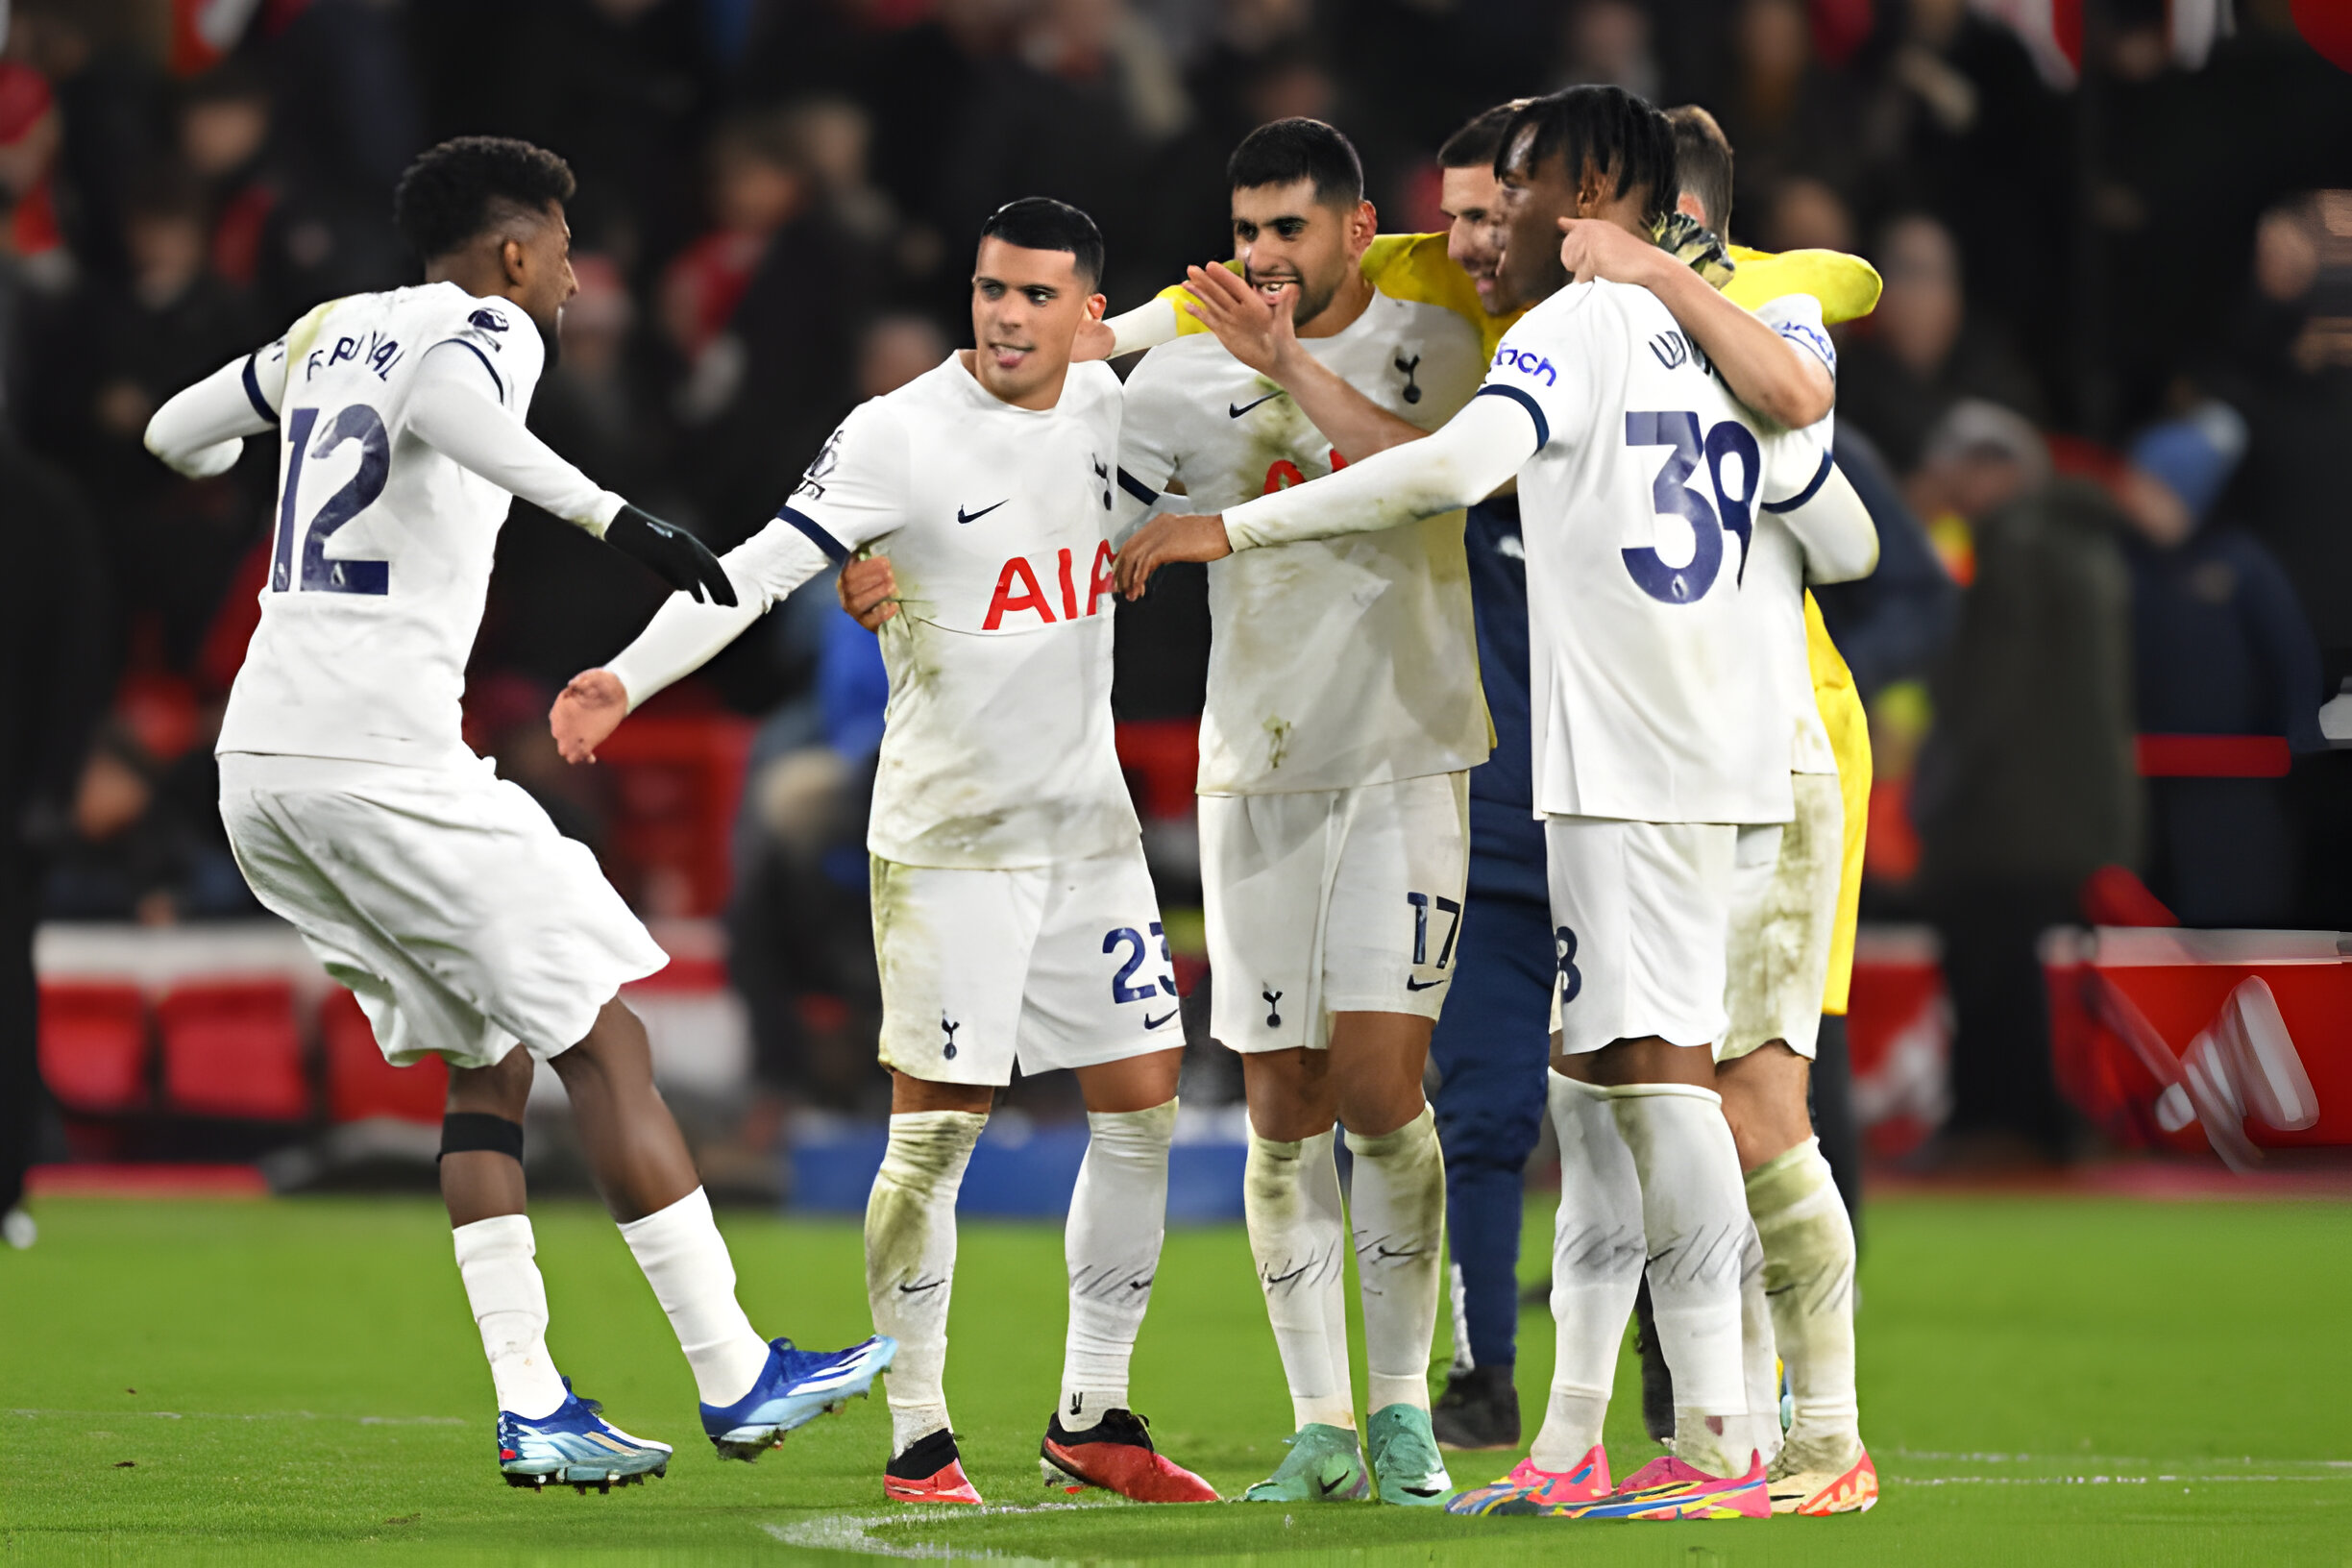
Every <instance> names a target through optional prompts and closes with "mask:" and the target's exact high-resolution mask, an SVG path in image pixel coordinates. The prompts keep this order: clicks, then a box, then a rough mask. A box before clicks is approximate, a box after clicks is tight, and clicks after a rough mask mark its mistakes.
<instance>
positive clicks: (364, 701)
mask: <svg viewBox="0 0 2352 1568" xmlns="http://www.w3.org/2000/svg"><path fill="white" fill-rule="evenodd" d="M435 353H438V354H444V355H463V356H464V360H463V367H464V370H465V372H466V374H467V376H468V378H469V379H470V380H478V382H479V389H480V391H481V394H482V396H484V397H486V398H489V399H490V400H492V401H493V402H495V403H498V404H501V405H502V406H503V407H505V408H506V409H507V410H508V411H510V412H511V413H513V414H514V416H515V417H516V418H517V419H521V418H523V417H524V415H525V414H526V413H527V411H528V408H529V405H530V395H531V392H532V390H533V388H534V387H536V386H537V384H538V380H539V373H540V367H541V365H542V364H543V363H544V361H545V358H546V349H545V347H544V346H543V345H542V343H541V342H540V339H539V331H538V329H537V328H536V327H535V326H534V325H533V324H532V322H531V320H530V318H529V317H528V316H527V315H525V314H524V313H523V311H522V309H521V307H520V306H516V305H515V304H513V303H512V302H511V301H508V300H485V299H478V298H476V297H475V296H473V295H471V294H468V293H467V292H466V291H465V290H463V289H461V288H459V287H458V286H457V285H456V284H454V283H447V282H443V283H428V284H425V285H423V286H422V287H417V288H401V289H393V290H391V291H389V292H386V293H381V294H356V295H353V296H352V297H350V298H348V299H342V300H335V301H332V302H331V303H329V304H327V305H323V306H319V307H318V308H317V309H316V310H313V311H311V312H310V313H309V314H308V315H306V316H305V317H304V318H303V319H302V320H301V321H299V322H297V323H296V324H295V326H294V327H293V329H292V330H291V331H288V332H287V333H286V335H285V336H284V337H282V338H280V339H279V340H278V341H277V342H276V343H274V344H272V345H271V346H270V347H268V348H266V349H262V350H260V351H259V352H257V354H255V355H253V356H252V357H251V358H249V359H248V360H247V361H246V367H245V392H246V396H247V397H249V398H251V399H252V400H253V402H254V406H255V411H256V412H257V413H259V414H260V415H262V417H264V418H267V419H272V420H274V421H276V423H277V425H278V429H279V443H278V483H279V494H278V508H277V513H276V518H275V523H274V527H273V530H272V536H271V542H270V571H269V580H268V581H267V582H265V583H264V584H263V585H262V588H261V621H260V625H258V626H257V628H256V630H255V632H254V637H253V642H252V644H251V645H250V646H249V647H248V648H247V649H246V653H245V663H244V665H243V667H242V668H241V669H239V670H238V672H237V677H236V684H235V685H234V686H233V688H232V689H231V691H230V694H229V708H228V712H227V713H226V714H225V715H224V716H223V718H222V720H221V733H220V741H219V744H218V746H217V747H216V749H218V750H221V751H225V752H226V751H255V752H264V753H274V754H279V755H287V756H309V757H337V758H345V759H350V760H354V761H359V762H384V763H394V764H399V765H404V766H409V767H425V768H443V767H450V766H454V765H460V764H465V763H469V762H470V761H471V760H472V758H473V752H472V751H471V750H470V749H468V747H467V746H466V744H465V739H464V736H463V734H462V733H461V714H460V711H459V699H460V698H462V697H463V695H464V692H465V667H466V660H467V658H468V657H469V656H470V655H471V654H472V652H473V649H474V638H475V634H476V633H477V632H478V630H479V629H480V626H481V617H482V604H483V600H484V599H485V598H486V596H487V595H488V593H489V588H490V568H491V564H492V561H493V559H494V557H495V556H496V553H497V549H498V534H499V528H500V527H501V526H502V524H503V523H504V522H505V520H506V510H507V506H508V504H509V503H510V502H511V500H512V498H511V497H510V496H509V495H508V494H507V493H506V492H505V491H504V490H502V489H501V488H500V487H499V486H498V485H496V484H493V483H492V482H491V481H490V480H488V479H485V478H481V477H480V476H478V475H476V474H474V473H471V472H469V471H468V470H466V469H465V468H463V467H461V466H459V465H458V464H457V463H456V462H454V461H453V460H452V459H451V458H449V457H447V456H444V455H443V454H442V453H438V452H436V451H434V450H433V449H432V448H431V447H429V446H427V445H426V444H425V443H424V442H423V441H421V440H419V439H417V438H416V437H415V436H414V435H413V434H411V433H409V432H408V430H407V423H408V415H409V401H410V400H409V394H410V391H411V388H412V386H413V385H414V383H415V381H416V378H417V371H418V368H419V366H420V365H422V364H423V362H424V360H425V358H426V356H427V355H429V354H435Z"/></svg>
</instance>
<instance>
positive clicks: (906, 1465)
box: [882, 1427, 980, 1506]
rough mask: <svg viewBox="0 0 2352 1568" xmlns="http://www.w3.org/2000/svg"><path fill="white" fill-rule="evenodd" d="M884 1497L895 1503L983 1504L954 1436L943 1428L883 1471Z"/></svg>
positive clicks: (916, 1443) (911, 1446) (913, 1445)
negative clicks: (968, 1473) (969, 1477)
mask: <svg viewBox="0 0 2352 1568" xmlns="http://www.w3.org/2000/svg"><path fill="white" fill-rule="evenodd" d="M882 1495H883V1496H884V1497H887V1498H889V1499H890V1500H891V1501H892V1502H893V1503H968V1504H972V1505H974V1506H977V1505H978V1503H979V1502H980V1491H979V1488H978V1487H976V1486H974V1485H973V1484H972V1483H971V1482H970V1480H969V1479H968V1477H967V1476H966V1475H965V1474H964V1456H963V1455H962V1454H961V1453H960V1452H958V1451H957V1449H956V1440H955V1433H952V1432H949V1431H947V1430H946V1429H945V1428H944V1427H943V1428H941V1429H940V1430H939V1431H937V1432H935V1433H931V1435H929V1436H928V1437H918V1438H916V1439H915V1441H913V1442H911V1443H909V1444H907V1448H906V1452H905V1453H903V1454H901V1455H899V1456H898V1457H897V1458H894V1459H892V1460H891V1461H890V1463H888V1464H886V1465H884V1466H883V1467H882Z"/></svg>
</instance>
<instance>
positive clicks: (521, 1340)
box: [450, 1214, 564, 1419]
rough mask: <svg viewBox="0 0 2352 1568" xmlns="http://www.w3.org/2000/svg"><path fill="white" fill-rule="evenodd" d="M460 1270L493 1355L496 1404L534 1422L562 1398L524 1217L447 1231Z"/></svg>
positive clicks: (542, 1290) (541, 1285) (528, 1226)
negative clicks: (548, 1339) (550, 1351)
mask: <svg viewBox="0 0 2352 1568" xmlns="http://www.w3.org/2000/svg"><path fill="white" fill-rule="evenodd" d="M450 1235H451V1237H452V1238H453V1240H454V1241H455V1242H456V1245H457V1274H458V1277H459V1278H460V1279H462V1280H464V1281H465V1292H466V1302H467V1304H468V1305H469V1306H471V1307H472V1308H473V1309H474V1322H475V1324H476V1325H477V1326H478V1328H479V1329H480V1330H481V1337H482V1351H483V1353H484V1354H485V1355H487V1356H488V1357H489V1358H490V1383H491V1385H492V1386H493V1387H494V1388H496V1389H497V1390H498V1402H499V1409H502V1410H509V1411H512V1412H513V1413H514V1414H516V1415H520V1416H527V1417H531V1418H533V1419H535V1418H537V1417H539V1416H543V1415H552V1414H553V1413H554V1412H555V1409H556V1407H557V1406H559V1405H561V1404H562V1403H563V1402H564V1385H563V1378H562V1376H561V1375H560V1374H558V1373H557V1372H556V1370H555V1358H553V1357H552V1356H550V1355H549V1354H548V1348H547V1325H548V1305H547V1286H546V1284H545V1283H544V1282H543V1281H541V1279H540V1278H539V1265H538V1264H537V1263H536V1262H532V1261H531V1260H532V1257H533V1255H534V1254H535V1253H536V1252H537V1250H538V1248H537V1245H536V1243H535V1242H534V1241H533V1240H532V1238H531V1222H530V1216H529V1215H527V1214H499V1215H496V1216H495V1217H493V1218H490V1219H478V1220H476V1221H475V1222H474V1223H473V1224H471V1225H460V1226H458V1227H457V1228H456V1229H455V1230H453V1231H452V1232H451V1233H450Z"/></svg>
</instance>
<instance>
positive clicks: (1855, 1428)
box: [1716, 1040, 1878, 1513]
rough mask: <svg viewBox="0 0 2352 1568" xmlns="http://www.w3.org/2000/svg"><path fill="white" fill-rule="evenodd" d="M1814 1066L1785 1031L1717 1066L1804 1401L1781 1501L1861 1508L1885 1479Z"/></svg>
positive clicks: (1768, 1289) (1774, 1315) (1782, 1506)
mask: <svg viewBox="0 0 2352 1568" xmlns="http://www.w3.org/2000/svg"><path fill="white" fill-rule="evenodd" d="M1811 1067H1812V1064H1810V1063H1809V1062H1807V1061H1806V1060H1805V1059H1804V1058H1803V1057H1802V1056H1800V1055H1799V1054H1798V1053H1797V1052H1795V1051H1793V1050H1791V1049H1790V1048H1789V1047H1788V1045H1787V1044H1785V1043H1784V1042H1782V1041H1777V1040H1776V1041H1769V1042H1768V1043H1766V1044H1765V1045H1763V1046H1761V1047H1759V1048H1758V1049H1756V1050H1754V1051H1752V1052H1750V1053H1749V1054H1748V1055H1746V1056H1742V1057H1738V1058H1734V1059H1733V1060H1731V1061H1728V1062H1726V1063H1724V1064H1722V1065H1721V1066H1718V1067H1717V1069H1716V1074H1717V1082H1718V1084H1719V1086H1720V1087H1721V1090H1722V1093H1723V1101H1724V1115H1725V1116H1726V1118H1727V1120H1729V1122H1730V1124H1731V1135H1732V1138H1733V1139H1734V1140H1735V1142H1736V1143H1737V1146H1738V1148H1739V1157H1740V1168H1741V1169H1742V1170H1743V1171H1745V1172H1746V1174H1747V1191H1748V1208H1749V1212H1750V1213H1751V1214H1752V1215H1753V1216H1754V1219H1755V1226H1756V1233H1757V1236H1758V1237H1759V1238H1760V1239H1761V1241H1762V1243H1763V1252H1764V1269H1763V1282H1762V1283H1763V1295H1764V1299H1765V1300H1766V1302H1767V1303H1769V1307H1770V1312H1771V1325H1772V1331H1773V1334H1772V1336H1773V1339H1774V1340H1775V1342H1776V1344H1777V1346H1778V1348H1779V1355H1780V1357H1781V1359H1782V1360H1785V1361H1786V1362H1787V1364H1788V1377H1789V1389H1790V1392H1791V1394H1792V1395H1793V1396H1794V1400H1795V1404H1796V1419H1795V1420H1794V1421H1793V1422H1792V1423H1791V1424H1790V1427H1789V1431H1788V1435H1787V1438H1786V1439H1785V1441H1784V1443H1783V1445H1782V1449H1781V1453H1780V1456H1779V1458H1777V1460H1776V1462H1775V1463H1774V1465H1773V1475H1774V1477H1775V1482H1774V1485H1773V1504H1774V1507H1775V1509H1776V1510H1777V1511H1782V1512H1799V1511H1803V1512H1808V1513H1832V1512H1855V1511H1861V1510H1864V1509H1867V1508H1869V1507H1872V1506H1873V1505H1874V1503H1875V1502H1876V1501H1877V1495H1878V1481H1877V1473H1876V1471H1875V1470H1874V1468H1873V1467H1872V1465H1871V1463H1870V1456H1869V1454H1868V1453H1867V1452H1866V1451H1865V1450H1864V1448H1863V1446H1862V1433H1861V1420H1860V1413H1859V1406H1858V1402H1857V1400H1856V1397H1855V1391H1854V1335H1853V1293H1854V1292H1853V1286H1854V1239H1853V1225H1852V1222H1851V1220H1850V1218H1849V1216H1848V1214H1847V1212H1846V1206H1845V1203H1844V1202H1843V1200H1842V1199H1841V1198H1840V1196H1839V1194H1838V1189H1837V1184H1836V1182H1835V1180H1834V1179H1833V1178H1832V1177H1831V1176H1830V1173H1829V1165H1828V1162H1827V1161H1826V1160H1825V1159H1824V1158H1823V1157H1822V1153H1821V1143H1820V1140H1819V1139H1816V1138H1815V1137H1814V1136H1813V1126H1812V1118H1811V1116H1810V1115H1808V1114H1807V1112H1806V1109H1805V1104H1806V1099H1805V1091H1806V1087H1807V1081H1808V1079H1809V1078H1810V1075H1811ZM1753 1373H1754V1368H1753V1367H1751V1377H1750V1381H1751V1382H1753V1381H1754V1377H1753Z"/></svg>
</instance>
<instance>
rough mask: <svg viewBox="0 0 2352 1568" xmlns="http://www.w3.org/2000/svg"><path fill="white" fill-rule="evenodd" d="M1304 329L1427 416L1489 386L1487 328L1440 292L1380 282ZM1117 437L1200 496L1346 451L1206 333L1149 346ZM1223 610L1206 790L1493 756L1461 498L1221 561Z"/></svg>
mask: <svg viewBox="0 0 2352 1568" xmlns="http://www.w3.org/2000/svg"><path fill="white" fill-rule="evenodd" d="M1301 341H1302V343H1303V346H1304V347H1305V348H1306V349H1307V351H1308V352H1309V353H1310V354H1311V355H1314V356H1315V358H1317V359H1318V360H1320V361H1322V362H1323V363H1324V364H1325V365H1328V366H1330V367H1331V369H1332V370H1334V371H1335V372H1336V373H1337V374H1338V375H1339V376H1340V377H1341V378H1343V379H1344V380H1346V381H1347V383H1348V384H1349V385H1350V386H1353V387H1354V388H1356V389H1357V390H1358V391H1359V392H1361V393H1363V394H1364V395H1365V396H1366V397H1368V398H1370V399H1371V400H1372V401H1373V402H1375V403H1377V404H1380V405H1381V406H1382V407H1383V408H1385V409H1387V410H1388V411H1389V412H1390V413H1393V414H1396V415H1398V416H1399V417H1401V418H1403V419H1405V420H1408V421H1409V422H1410V423H1412V424H1415V425H1418V426H1420V427H1421V428H1422V429H1425V430H1428V429H1436V428H1437V427H1438V426H1440V425H1442V424H1444V423H1445V422H1446V421H1447V420H1449V419H1451V418H1453V417H1454V415H1455V414H1456V413H1457V412H1458V410H1459V409H1460V408H1461V406H1462V404H1464V403H1466V402H1467V401H1468V400H1469V398H1470V395H1471V394H1472V393H1473V392H1474V391H1476V390H1477V387H1478V380H1479V374H1480V361H1481V359H1482V353H1481V349H1480V345H1479V338H1478V333H1477V332H1476V331H1473V330H1472V329H1471V328H1470V327H1469V325H1468V324H1467V323H1465V322H1464V321H1462V319H1461V318H1460V317H1458V316H1457V315H1455V314H1454V313H1453V312H1451V311H1449V310H1445V309H1442V308H1440V307H1439V306H1433V305H1417V304H1412V303H1409V302H1407V301H1404V300H1397V299H1391V298H1389V297H1388V296H1387V295H1384V294H1376V295H1374V296H1373V299H1372V303H1371V305H1370V306H1367V307H1366V308H1365V310H1364V313H1363V314H1362V315H1361V316H1360V317H1358V318H1357V319H1356V320H1355V321H1354V322H1352V323H1350V324H1349V325H1348V327H1347V329H1346V330H1345V331H1341V332H1339V333H1337V334H1335V335H1334V336H1331V337H1312V338H1306V339H1302V340H1301ZM1119 450H1120V458H1119V465H1120V467H1121V468H1123V469H1124V470H1125V471H1126V472H1127V474H1128V475H1130V476H1132V477H1133V478H1135V479H1136V480H1138V481H1139V482H1140V483H1141V484H1143V485H1145V486H1148V487H1150V488H1151V489H1155V490H1158V489H1165V488H1166V487H1167V486H1168V485H1169V484H1171V483H1173V484H1177V485H1179V486H1181V487H1182V488H1183V490H1184V493H1185V500H1184V502H1183V509H1184V510H1187V511H1192V512H1219V511H1223V510H1224V509H1225V508H1227V507H1229V506H1234V505H1237V504H1239V503H1240V502H1244V501H1248V500H1250V499H1252V498H1253V497H1256V496H1261V495H1265V494H1268V493H1270V492H1272V491H1275V490H1281V489H1285V488H1286V487H1288V486H1290V485H1293V484H1300V483H1303V482H1305V481H1306V480H1308V479H1311V478H1317V477H1319V476H1321V475H1325V474H1328V473H1330V472H1331V471H1332V470H1333V469H1334V468H1335V467H1343V466H1345V458H1344V457H1343V456H1342V455H1341V454H1339V453H1335V452H1334V451H1333V450H1332V445H1331V443H1330V442H1329V441H1328V440H1326V439H1324V437H1323V435H1322V434H1321V432H1319V431H1318V430H1316V429H1315V428H1314V427H1313V425H1311V423H1309V422H1308V419H1307V416H1306V415H1305V414H1304V413H1302V412H1301V411H1300V410H1299V407H1298V404H1295V403H1293V402H1292V401H1291V399H1290V397H1289V395H1288V394H1287V393H1286V392H1284V391H1283V390H1282V389H1281V388H1279V387H1277V386H1275V385H1274V384H1273V383H1272V382H1270V381H1268V380H1265V379H1264V378H1263V377H1262V376H1260V375H1259V374H1258V373H1257V372H1255V371H1253V370H1251V369H1249V368H1248V367H1247V366H1246V365H1243V364H1242V363H1241V362H1240V361H1239V360H1237V359H1236V358H1234V357H1233V355H1230V354H1228V353H1226V352H1225V349H1224V347H1223V345H1221V344H1219V343H1218V342H1217V340H1216V339H1215V337H1213V336H1212V335H1210V334H1208V333H1199V334H1195V335H1190V336H1186V337H1181V338H1178V339H1177V340H1176V341H1174V342H1172V343H1167V344H1164V345H1162V346H1161V347H1159V348H1156V349H1154V350H1152V351H1151V353H1149V354H1147V355H1144V356H1143V361H1142V363H1141V364H1139V365H1138V366H1137V367H1136V370H1135V373H1134V375H1132V376H1130V377H1129V378H1128V380H1127V423H1126V429H1125V432H1124V434H1123V435H1122V437H1121V440H1120V449H1119ZM1209 613H1210V619H1211V621H1212V623H1213V627H1214V630H1213V637H1212V641H1211V644H1210V649H1209V695H1208V706H1207V711H1206V712H1204V713H1203V715H1202V717H1201V736H1200V793H1201V794H1203V795H1270V794H1280V793H1285V792H1288V791H1293V790H1337V789H1348V788H1352V787H1353V786H1356V785H1359V784H1379V783H1386V782H1388V781H1390V780H1394V779H1401V778H1417V777H1421V776H1423V775H1426V774H1430V773H1450V772H1460V771H1462V770H1463V769H1466V768H1472V767H1475V766H1477V765H1478V764H1479V763H1481V762H1483V761H1485V760H1486V753H1487V750H1488V749H1489V747H1491V746H1492V745H1493V731H1492V730H1491V729H1490V728H1489V727H1488V724H1487V722H1486V698H1485V695H1484V693H1483V692H1482V690H1481V689H1480V686H1479V673H1478V639H1477V633H1476V630H1475V627H1474V625H1473V623H1472V620H1471V614H1470V578H1469V568H1468V564H1467V562H1466V561H1465V560H1464V558H1463V554H1462V515H1461V513H1459V512H1452V513H1448V514H1446V515H1445V516H1442V517H1433V518H1429V519H1426V520H1424V521H1422V522H1419V523H1409V524H1406V525H1405V526H1403V527H1394V528H1388V529H1384V530H1383V531H1381V532H1378V533H1356V534H1349V535H1346V536H1344V537H1342V538H1336V539H1326V540H1315V541H1312V542H1310V543H1305V544H1295V545H1284V546H1280V547H1278V548H1275V549H1269V550H1252V551H1240V552H1239V553H1237V554H1234V555H1230V556H1227V557H1226V558H1225V559H1223V560H1221V561H1213V562H1211V563H1210V566H1209Z"/></svg>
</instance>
